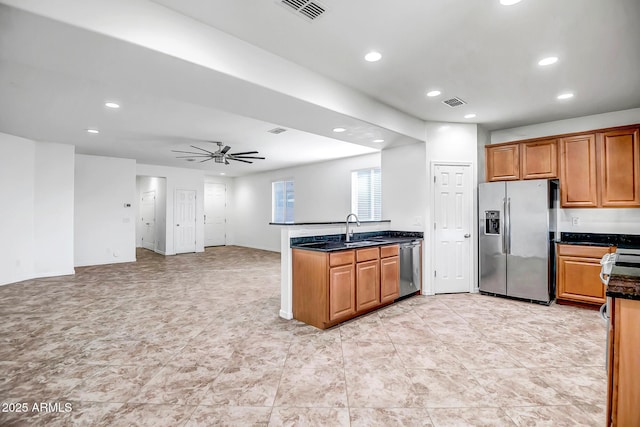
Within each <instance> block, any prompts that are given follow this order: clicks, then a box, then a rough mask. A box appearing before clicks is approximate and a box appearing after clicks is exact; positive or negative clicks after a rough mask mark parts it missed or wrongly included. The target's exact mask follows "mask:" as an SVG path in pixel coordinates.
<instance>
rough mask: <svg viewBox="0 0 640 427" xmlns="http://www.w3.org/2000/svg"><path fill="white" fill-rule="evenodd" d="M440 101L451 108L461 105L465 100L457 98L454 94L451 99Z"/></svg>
mask: <svg viewBox="0 0 640 427" xmlns="http://www.w3.org/2000/svg"><path fill="white" fill-rule="evenodd" d="M442 103H443V104H447V105H448V106H449V107H451V108H453V107H459V106H461V105H464V104H466V102H464V101H463V100H462V99H460V98H458V97H457V96H454V97H453V98H451V99H445V100H444V101H442Z"/></svg>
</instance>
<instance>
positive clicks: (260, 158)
mask: <svg viewBox="0 0 640 427" xmlns="http://www.w3.org/2000/svg"><path fill="white" fill-rule="evenodd" d="M233 158H234V159H259V160H264V159H265V158H264V157H256V156H236V155H234V156H233Z"/></svg>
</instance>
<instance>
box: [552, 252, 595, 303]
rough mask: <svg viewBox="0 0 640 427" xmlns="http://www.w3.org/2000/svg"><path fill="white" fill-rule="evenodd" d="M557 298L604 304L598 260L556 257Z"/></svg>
mask: <svg viewBox="0 0 640 427" xmlns="http://www.w3.org/2000/svg"><path fill="white" fill-rule="evenodd" d="M557 288H558V292H557V298H558V299H563V300H569V301H577V302H583V303H588V304H604V302H605V301H606V297H605V289H604V285H603V284H602V282H601V281H600V260H599V259H594V258H581V257H567V256H559V257H558V280H557Z"/></svg>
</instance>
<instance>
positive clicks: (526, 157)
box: [520, 139, 558, 179]
mask: <svg viewBox="0 0 640 427" xmlns="http://www.w3.org/2000/svg"><path fill="white" fill-rule="evenodd" d="M520 151H521V152H520V155H521V157H522V159H521V160H522V161H521V174H520V176H521V178H522V179H539V178H557V177H558V140H557V139H550V140H545V141H536V142H525V143H523V144H521V145H520Z"/></svg>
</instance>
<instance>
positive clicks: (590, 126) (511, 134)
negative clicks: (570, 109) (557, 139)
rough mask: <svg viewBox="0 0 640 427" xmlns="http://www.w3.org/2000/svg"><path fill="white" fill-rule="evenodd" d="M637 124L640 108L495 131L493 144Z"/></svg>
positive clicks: (492, 139) (492, 134)
mask: <svg viewBox="0 0 640 427" xmlns="http://www.w3.org/2000/svg"><path fill="white" fill-rule="evenodd" d="M636 123H640V108H633V109H631V110H622V111H613V112H611V113H604V114H595V115H593V116H584V117H576V118H573V119H567V120H557V121H555V122H547V123H538V124H535V125H529V126H522V127H517V128H511V129H501V130H494V131H493V132H491V143H492V144H497V143H500V142H509V141H518V140H522V139H529V138H539V137H543V136H552V135H561V134H563V133H573V132H583V131H589V130H594V129H604V128H608V127H615V126H624V125H631V124H636Z"/></svg>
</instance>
